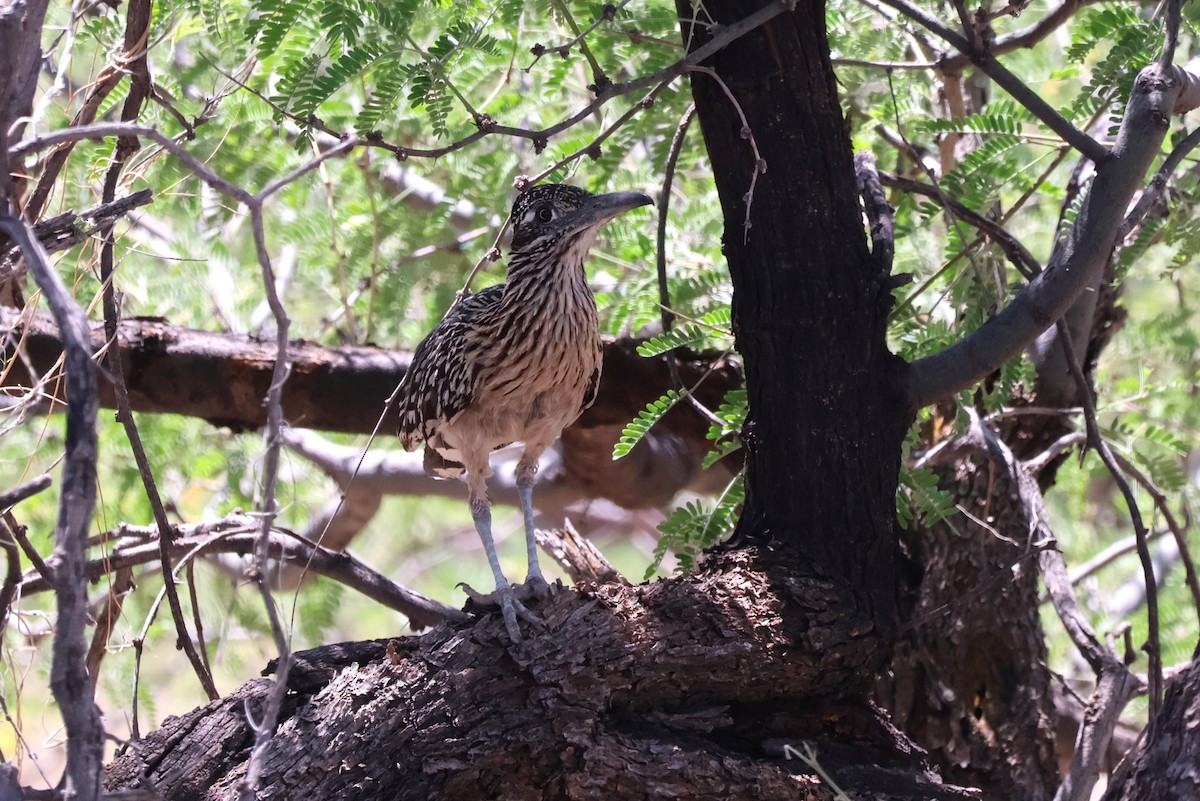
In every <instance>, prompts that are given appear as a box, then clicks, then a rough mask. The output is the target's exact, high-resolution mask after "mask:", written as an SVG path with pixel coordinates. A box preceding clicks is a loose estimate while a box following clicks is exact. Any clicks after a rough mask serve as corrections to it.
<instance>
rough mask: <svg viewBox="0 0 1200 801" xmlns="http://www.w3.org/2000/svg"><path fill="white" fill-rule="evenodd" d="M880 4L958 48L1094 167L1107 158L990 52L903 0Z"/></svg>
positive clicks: (1092, 142) (1107, 156)
mask: <svg viewBox="0 0 1200 801" xmlns="http://www.w3.org/2000/svg"><path fill="white" fill-rule="evenodd" d="M880 2H883V3H886V4H887V5H889V6H891V7H892V8H894V9H896V10H897V11H899V12H900V13H901V14H903V15H904V16H905V17H908V18H909V19H911V20H913V21H914V22H916V23H917V24H919V25H921V26H922V27H924V28H925V29H927V30H929V31H931V32H933V33H935V34H937V35H938V36H939V37H941V38H942V39H943V40H945V41H946V42H947V43H948V44H950V45H951V46H952V47H955V48H957V49H958V50H959V51H960V52H961V53H963V54H964V55H966V56H967V58H969V59H970V60H971V62H972V63H973V64H974V65H975V66H976V67H978V68H979V69H980V70H981V71H982V72H984V73H986V74H987V76H988V77H989V78H991V79H992V80H993V81H995V82H996V85H997V86H1000V87H1001V88H1002V89H1004V90H1005V91H1006V92H1008V93H1009V95H1011V96H1012V98H1013V99H1014V100H1016V101H1017V102H1018V103H1020V104H1021V105H1022V106H1024V107H1025V108H1026V109H1028V110H1029V112H1030V113H1032V114H1033V115H1034V116H1035V117H1037V118H1038V119H1039V120H1041V121H1042V122H1044V123H1045V124H1046V127H1048V128H1049V129H1050V130H1052V131H1054V132H1055V133H1056V134H1058V135H1059V136H1061V137H1062V138H1063V141H1065V142H1067V143H1068V144H1069V145H1071V147H1073V148H1075V149H1076V150H1078V151H1079V152H1080V153H1082V154H1083V155H1085V156H1087V157H1088V158H1090V159H1091V160H1092V161H1094V162H1096V163H1097V164H1099V163H1101V162H1103V161H1105V160H1106V159H1108V158H1109V155H1110V154H1109V151H1108V150H1107V149H1106V148H1105V147H1104V145H1102V144H1100V143H1099V142H1097V141H1096V140H1095V139H1093V138H1092V137H1090V136H1088V135H1087V134H1086V133H1084V132H1083V131H1081V130H1079V129H1078V128H1076V127H1075V126H1074V125H1072V124H1071V122H1070V121H1069V120H1068V119H1067V118H1066V117H1064V116H1063V115H1061V114H1059V113H1058V111H1056V110H1055V109H1054V107H1053V106H1051V105H1050V104H1049V103H1047V102H1046V101H1045V100H1043V99H1042V98H1041V97H1040V96H1039V95H1038V94H1037V93H1036V92H1034V91H1033V90H1032V89H1030V88H1029V86H1027V85H1026V84H1025V82H1024V81H1022V80H1021V79H1020V78H1018V77H1017V76H1015V75H1013V74H1012V73H1011V72H1009V71H1008V69H1007V68H1006V67H1004V65H1002V64H1001V63H1000V62H999V61H997V60H996V59H995V58H994V57H993V56H992V54H991V53H988V52H986V51H983V50H980V49H978V48H976V47H975V46H974V45H973V44H972V43H971V42H970V41H968V40H967V39H966V38H965V37H963V36H962V35H960V34H958V33H957V32H955V31H953V30H951V29H950V28H948V27H946V26H945V25H943V24H942V23H941V22H939V21H938V20H937V19H936V18H934V17H933V16H932V15H930V14H928V13H926V12H925V11H922V10H921V9H919V8H917V7H915V6H912V5H910V4H909V3H907V2H906V0H880Z"/></svg>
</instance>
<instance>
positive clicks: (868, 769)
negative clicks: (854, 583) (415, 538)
mask: <svg viewBox="0 0 1200 801" xmlns="http://www.w3.org/2000/svg"><path fill="white" fill-rule="evenodd" d="M777 556H779V554H776V553H771V552H769V551H766V552H760V551H759V549H758V548H757V547H751V548H748V549H744V550H743V551H741V552H738V553H731V554H727V555H725V556H723V557H718V558H716V559H715V560H714V563H713V565H712V569H710V570H708V571H706V575H704V576H702V577H698V578H694V579H672V580H669V581H663V582H659V583H657V584H654V585H651V586H646V587H626V586H622V585H616V584H609V585H604V586H599V587H596V586H591V587H588V588H584V589H583V590H582V591H581V592H574V591H571V592H567V591H563V592H560V593H559V594H558V595H557V596H555V597H554V598H552V599H551V600H550V601H549V602H547V603H546V604H544V605H542V606H541V607H540V608H539V610H538V611H539V612H540V613H541V614H542V615H543V616H544V617H545V620H546V624H547V625H546V629H545V630H543V631H541V632H537V633H533V632H531V635H532V636H529V637H528V639H527V640H526V641H525V642H523V643H522V645H521V646H519V647H512V646H509V645H506V639H507V638H506V635H505V634H504V629H503V624H502V622H501V621H500V620H499V618H498V617H497V616H491V617H489V618H487V619H485V620H482V621H480V622H479V623H477V624H475V625H469V624H468V625H466V626H451V625H442V626H439V627H437V628H435V629H434V630H433V631H432V632H430V634H428V635H426V636H424V637H421V638H407V639H404V640H393V641H391V642H387V641H382V640H381V641H376V642H373V643H350V644H347V645H344V646H331V647H327V648H322V649H318V650H316V651H312V652H307V653H304V654H300V655H299V662H298V663H297V665H296V666H294V667H293V668H292V671H291V678H290V679H289V686H290V688H291V689H292V691H293V692H292V694H290V695H289V696H288V698H289V701H288V703H287V705H286V706H285V709H284V712H283V715H284V717H285V718H286V720H285V722H283V723H282V725H281V726H280V728H279V730H278V731H277V733H276V735H275V739H274V740H273V741H272V745H271V749H270V751H269V753H268V755H267V760H266V764H265V769H264V773H263V781H262V785H261V790H260V791H259V794H258V797H259V798H297V797H304V796H308V797H314V798H351V797H353V798H358V799H373V798H378V799H385V798H386V799H428V798H453V799H458V798H461V799H481V798H505V799H557V798H571V799H612V798H665V797H679V798H692V799H710V798H711V799H728V798H763V799H776V798H777V799H795V798H811V799H826V798H832V797H833V793H832V792H831V791H830V789H829V788H828V787H827V786H824V785H823V784H822V783H821V782H819V781H817V780H816V779H815V778H813V777H811V776H806V775H803V774H807V773H808V772H809V771H808V770H807V769H805V768H804V767H803V765H802V764H800V763H798V762H797V761H795V760H792V761H790V762H789V761H787V760H785V759H783V758H782V752H783V748H784V745H785V744H792V745H795V746H796V747H797V748H801V747H802V746H801V743H800V740H801V739H802V738H801V737H800V734H801V733H806V737H805V738H803V739H807V740H808V741H811V742H813V743H814V744H815V745H816V750H817V753H818V758H819V760H820V762H821V765H822V767H823V768H824V769H825V770H826V771H827V772H828V773H829V774H830V775H831V776H832V777H833V778H834V780H835V781H838V782H839V783H842V784H844V785H845V786H847V787H859V788H862V789H864V790H868V791H870V792H872V793H874V795H873V796H872V797H875V798H887V799H892V798H895V799H899V798H913V799H918V798H919V799H930V798H962V797H968V796H967V795H966V794H964V793H963V792H961V791H958V790H956V789H954V788H947V787H943V786H941V784H940V783H939V782H938V780H937V777H936V774H934V773H933V772H931V771H930V770H929V769H928V768H927V767H926V766H925V765H924V764H923V763H922V762H921V759H920V755H919V753H917V752H915V751H913V750H912V749H911V747H909V746H908V745H907V742H906V740H905V738H904V737H903V735H900V734H899V733H898V732H897V731H896V730H895V729H894V728H892V727H891V726H890V725H889V724H888V723H887V722H886V720H885V719H884V718H882V716H881V715H880V713H878V712H877V711H875V710H873V709H872V708H871V707H870V706H867V705H862V704H854V703H842V702H834V701H830V700H828V699H829V698H830V697H831V696H833V695H837V694H839V693H840V692H841V689H842V688H843V687H845V686H849V685H853V684H856V683H858V681H857V680H856V678H855V674H856V672H857V671H858V670H860V669H861V667H860V666H861V663H862V660H863V651H869V650H872V649H873V646H872V644H871V638H870V637H864V636H856V634H855V632H856V631H859V632H861V631H862V630H863V629H864V628H869V624H868V622H867V621H866V620H864V619H863V618H861V617H857V618H856V617H854V616H852V615H846V614H844V611H843V610H844V609H846V608H848V607H849V606H850V603H851V599H849V598H847V597H846V596H845V595H842V594H839V593H836V592H831V588H830V587H829V586H828V584H827V583H822V582H820V581H815V580H810V581H797V580H796V579H795V577H794V575H792V573H791V572H790V571H789V570H787V569H786V568H784V567H783V566H782V565H783V564H785V563H786V561H787V560H786V559H777V558H775V557H777ZM762 565H773V566H772V567H767V568H766V569H764V568H763V567H761V566H762ZM771 590H775V591H771ZM265 685H266V683H265V682H257V683H255V682H252V683H250V684H248V685H246V686H245V687H243V688H241V689H240V690H238V691H237V692H236V693H234V694H233V695H231V696H229V697H228V698H225V699H222V700H221V701H217V702H214V703H213V704H210V705H209V706H208V707H205V708H203V709H200V710H197V711H195V712H193V713H190V714H189V715H186V716H184V717H182V718H174V719H170V720H168V721H166V722H165V723H164V725H163V726H162V728H161V729H160V730H159V731H157V732H155V733H153V734H152V735H150V736H149V737H148V738H147V739H146V740H145V741H143V742H141V743H139V744H138V745H137V747H136V748H131V749H130V750H129V751H128V752H127V753H126V754H125V755H124V756H123V757H121V758H120V759H118V760H117V762H116V763H115V764H114V765H113V766H112V768H111V769H110V771H109V776H108V786H109V788H110V789H116V788H137V787H140V788H144V789H151V790H153V791H155V792H157V793H159V794H161V796H162V797H163V798H164V799H170V800H172V801H175V800H176V799H178V800H182V799H189V800H191V799H209V800H211V801H216V799H227V798H232V797H233V788H234V787H235V785H236V784H237V782H238V780H239V779H240V778H241V777H242V776H243V775H244V771H245V769H246V758H247V756H248V754H247V752H248V750H249V747H250V744H251V743H252V740H253V736H252V734H251V733H250V730H249V727H248V726H247V724H246V721H245V717H244V715H242V714H241V710H242V707H243V704H245V703H248V704H249V708H250V709H251V710H252V711H253V710H256V709H257V708H258V706H259V705H260V704H261V699H262V698H263V697H264V696H265V693H266V686H265ZM820 699H826V700H825V701H824V702H823V703H821V702H819V701H820ZM832 741H837V743H836V744H835V743H834V742H832ZM798 774H799V775H798Z"/></svg>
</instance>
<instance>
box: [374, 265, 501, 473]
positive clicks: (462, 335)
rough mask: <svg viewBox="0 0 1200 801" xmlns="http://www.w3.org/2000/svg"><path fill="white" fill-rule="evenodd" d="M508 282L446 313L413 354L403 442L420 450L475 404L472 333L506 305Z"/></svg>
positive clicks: (403, 386) (403, 388) (405, 390)
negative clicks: (469, 338) (469, 346)
mask: <svg viewBox="0 0 1200 801" xmlns="http://www.w3.org/2000/svg"><path fill="white" fill-rule="evenodd" d="M503 294H504V285H503V284H498V285H496V286H490V287H488V288H487V289H484V290H482V291H480V292H476V293H475V294H473V295H468V296H467V297H465V298H463V299H462V300H460V301H459V302H458V303H456V304H454V306H452V307H451V308H450V311H448V312H446V316H445V317H443V318H442V321H441V322H440V323H438V324H437V325H436V326H434V329H433V330H432V331H430V332H429V335H428V336H426V337H425V339H423V340H421V344H420V345H417V349H416V351H415V352H414V353H413V358H412V362H411V363H410V364H409V366H408V371H407V372H406V373H405V374H404V380H403V381H402V382H401V383H400V389H399V391H398V393H397V406H398V409H399V413H400V430H399V432H398V434H399V435H400V442H401V443H402V444H403V445H404V448H405V450H410V451H411V450H414V449H415V448H416V447H417V446H418V445H420V444H421V442H423V441H424V440H427V439H430V438H432V437H433V436H435V435H436V434H437V430H438V428H440V427H441V426H442V425H443V424H444V423H445V422H446V421H448V420H452V419H453V418H454V416H455V415H457V414H458V413H459V412H461V411H462V410H463V409H465V408H467V406H469V405H470V403H471V400H472V398H474V396H475V379H476V374H477V370H476V367H475V365H473V364H472V363H471V359H470V358H469V354H468V353H467V352H466V343H467V334H468V332H470V331H471V330H472V329H473V328H474V327H476V326H477V325H479V324H480V323H481V321H482V320H483V318H486V317H488V316H489V315H490V314H491V313H494V311H495V310H496V309H497V308H498V307H499V306H500V299H501V297H502V295H503Z"/></svg>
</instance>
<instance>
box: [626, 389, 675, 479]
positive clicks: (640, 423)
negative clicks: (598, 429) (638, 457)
mask: <svg viewBox="0 0 1200 801" xmlns="http://www.w3.org/2000/svg"><path fill="white" fill-rule="evenodd" d="M682 399H683V395H681V394H679V393H678V392H676V391H675V390H673V389H668V390H667V391H666V393H665V394H664V395H662V396H661V397H660V398H658V399H657V400H653V401H651V402H650V403H649V404H647V406H646V408H645V409H643V410H642V411H640V412H638V416H637V417H635V418H634V419H633V420H631V421H630V423H629V425H627V426H625V429H624V430H623V431H622V432H621V438H620V439H619V440H617V444H616V445H614V446H613V457H612V458H613V461H616V460H617V459H620V458H622V457H624V456H628V455H629V452H630V451H631V450H633V447H634V446H635V445H637V444H638V443H639V442H641V441H642V437H644V436H646V434H648V433H650V429H651V428H653V427H654V424H655V423H657V422H658V421H659V420H661V419H662V416H663V415H664V414H666V413H667V412H669V411H671V408H672V407H673V406H674V405H675V404H676V403H679V401H681V400H682Z"/></svg>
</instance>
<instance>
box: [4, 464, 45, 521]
mask: <svg viewBox="0 0 1200 801" xmlns="http://www.w3.org/2000/svg"><path fill="white" fill-rule="evenodd" d="M51 482H52V479H51V478H50V474H49V473H46V474H44V475H40V476H38V477H37V478H35V479H34V480H33V481H26V482H25V483H24V484H18V485H17V486H15V487H13V488H12V489H10V490H8V491H7V492H0V512H7V511H8V510H9V509H11V508H13V507H14V506H16V505H17V504H18V503H20V502H21V501H23V500H25V499H27V498H32V497H33V496H34V495H37V494H38V493H39V492H41V491H42V490H44V489H47V488H48V487H49V486H50V484H51Z"/></svg>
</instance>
